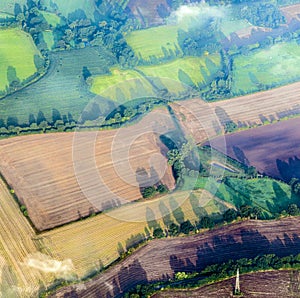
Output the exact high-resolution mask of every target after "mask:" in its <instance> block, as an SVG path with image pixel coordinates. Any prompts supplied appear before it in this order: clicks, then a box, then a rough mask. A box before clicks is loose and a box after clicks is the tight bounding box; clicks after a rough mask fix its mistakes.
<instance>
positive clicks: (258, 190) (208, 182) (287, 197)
mask: <svg viewBox="0 0 300 298" xmlns="http://www.w3.org/2000/svg"><path fill="white" fill-rule="evenodd" d="M196 188H203V189H206V190H207V191H209V192H210V193H212V194H214V195H216V196H217V197H218V198H219V199H221V200H224V201H226V202H228V203H230V204H232V205H234V206H236V207H239V206H242V205H249V206H251V207H255V206H256V207H260V209H261V210H262V212H263V215H264V217H265V218H266V219H267V218H274V216H276V215H277V214H280V213H281V211H282V210H286V209H287V207H288V205H289V204H292V203H297V200H298V198H297V196H296V195H294V194H292V192H291V188H290V186H289V185H288V184H285V183H283V182H280V181H277V180H274V179H270V178H255V179H239V178H227V182H226V183H218V182H216V180H214V179H212V178H203V177H201V178H199V179H198V181H197V184H196Z"/></svg>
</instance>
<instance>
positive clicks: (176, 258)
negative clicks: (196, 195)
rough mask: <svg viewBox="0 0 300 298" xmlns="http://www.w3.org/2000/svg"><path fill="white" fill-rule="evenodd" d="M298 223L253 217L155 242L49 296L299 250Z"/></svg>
mask: <svg viewBox="0 0 300 298" xmlns="http://www.w3.org/2000/svg"><path fill="white" fill-rule="evenodd" d="M299 227H300V218H286V219H283V220H279V221H253V220H251V221H245V222H239V223H237V224H232V225H230V226H224V227H221V228H218V229H215V230H213V231H209V232H206V233H202V234H198V235H195V236H191V237H179V238H174V239H161V240H154V241H151V242H150V243H149V244H147V245H146V246H145V247H143V248H141V249H139V250H138V251H137V252H136V253H134V254H133V255H131V256H130V257H128V258H126V259H125V260H124V261H122V262H121V263H119V264H117V265H115V266H113V267H111V268H110V269H108V270H107V271H105V272H104V273H102V274H100V275H99V276H98V277H96V278H94V279H92V280H91V281H88V282H86V283H84V284H79V285H72V286H68V287H65V288H62V289H60V290H58V291H57V293H56V294H54V295H52V296H51V297H120V296H121V295H122V293H124V292H125V291H127V290H128V289H129V288H131V287H133V286H135V285H137V284H140V283H148V282H153V281H157V280H167V279H169V278H172V277H174V273H175V272H178V271H185V272H189V271H194V270H198V271H199V270H202V269H203V268H204V267H206V266H207V265H210V264H216V263H222V262H224V261H228V260H229V259H240V258H245V257H246V258H253V257H255V256H257V255H259V254H272V253H274V254H277V255H278V256H287V255H290V254H298V253H300V237H299V236H300V235H299ZM242 286H243V282H242ZM72 295H73V296H72ZM221 297H222V296H221ZM270 297H271V296H270ZM273 297H276V296H273ZM283 297H284V296H283Z"/></svg>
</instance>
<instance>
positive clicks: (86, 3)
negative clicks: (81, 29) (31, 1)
mask: <svg viewBox="0 0 300 298" xmlns="http://www.w3.org/2000/svg"><path fill="white" fill-rule="evenodd" d="M51 2H52V3H53V4H56V5H57V7H58V11H59V12H60V13H61V14H62V15H63V16H65V17H68V15H69V13H72V12H74V11H76V10H77V9H81V10H83V11H84V12H85V14H86V15H87V17H89V18H91V19H94V15H93V14H94V11H95V4H94V1H93V0H72V1H66V0H44V1H43V4H42V5H43V7H45V8H47V9H48V10H51V9H52V6H51ZM15 3H16V1H14V0H1V1H0V11H3V12H7V13H11V14H13V13H14V7H15ZM18 4H20V6H21V7H23V6H24V5H26V4H27V0H18Z"/></svg>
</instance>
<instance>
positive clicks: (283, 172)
mask: <svg viewBox="0 0 300 298" xmlns="http://www.w3.org/2000/svg"><path fill="white" fill-rule="evenodd" d="M276 165H277V170H278V172H279V174H280V176H281V178H282V179H283V180H284V181H285V182H289V181H290V180H291V179H292V178H298V179H299V178H300V158H298V157H297V156H294V157H290V158H289V159H288V161H283V160H280V159H276Z"/></svg>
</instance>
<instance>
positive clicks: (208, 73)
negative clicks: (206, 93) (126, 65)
mask: <svg viewBox="0 0 300 298" xmlns="http://www.w3.org/2000/svg"><path fill="white" fill-rule="evenodd" d="M220 64H221V58H220V56H219V55H218V54H214V55H207V56H203V57H185V58H181V59H176V60H174V61H172V62H168V63H165V64H159V65H153V66H141V67H138V69H139V70H141V71H142V72H143V73H144V74H145V75H146V76H149V77H157V78H159V79H161V80H164V81H165V82H167V81H168V80H169V81H170V82H171V81H174V82H177V83H178V82H181V83H184V84H187V85H191V84H194V85H196V86H197V85H199V84H200V85H202V84H206V83H208V82H209V80H210V79H211V78H212V77H213V76H214V75H215V73H216V72H217V71H218V70H219V69H220ZM166 87H167V86H166Z"/></svg>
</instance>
